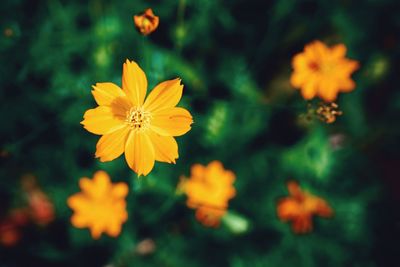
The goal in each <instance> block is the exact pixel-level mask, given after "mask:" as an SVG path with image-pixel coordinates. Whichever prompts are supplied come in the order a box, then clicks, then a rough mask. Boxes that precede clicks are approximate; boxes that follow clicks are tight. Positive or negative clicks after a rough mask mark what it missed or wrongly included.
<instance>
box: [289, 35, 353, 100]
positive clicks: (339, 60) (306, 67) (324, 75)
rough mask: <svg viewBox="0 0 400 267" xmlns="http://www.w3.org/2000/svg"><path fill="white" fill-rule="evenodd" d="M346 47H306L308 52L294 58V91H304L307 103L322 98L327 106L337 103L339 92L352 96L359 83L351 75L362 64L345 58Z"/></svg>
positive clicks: (318, 45) (317, 43) (322, 45)
mask: <svg viewBox="0 0 400 267" xmlns="http://www.w3.org/2000/svg"><path fill="white" fill-rule="evenodd" d="M345 54H346V46H345V45H343V44H339V45H335V46H333V47H331V48H330V47H327V46H326V45H325V44H324V43H322V42H320V41H314V42H312V43H310V44H308V45H306V46H305V48H304V52H302V53H299V54H297V55H295V56H294V57H293V61H292V66H293V68H294V72H293V74H292V76H291V78H290V82H291V84H292V86H293V87H295V88H300V90H301V94H302V95H303V97H304V99H307V100H308V99H312V98H314V97H315V96H319V97H320V98H322V99H323V100H325V101H327V102H332V101H334V100H335V99H336V97H337V94H338V93H339V92H350V91H352V90H353V89H354V87H355V83H354V81H353V80H352V79H351V74H352V73H353V72H354V71H355V70H356V69H358V66H359V64H358V62H357V61H355V60H350V59H347V58H345Z"/></svg>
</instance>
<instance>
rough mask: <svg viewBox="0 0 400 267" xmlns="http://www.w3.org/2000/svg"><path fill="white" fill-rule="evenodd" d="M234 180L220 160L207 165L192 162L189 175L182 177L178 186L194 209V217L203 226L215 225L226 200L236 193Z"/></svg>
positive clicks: (223, 209)
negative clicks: (188, 176)
mask: <svg viewBox="0 0 400 267" xmlns="http://www.w3.org/2000/svg"><path fill="white" fill-rule="evenodd" d="M234 181H235V174H234V173H233V172H232V171H229V170H225V169H224V167H223V166H222V163H221V162H220V161H212V162H210V163H209V164H208V165H207V166H203V165H200V164H194V165H193V166H192V168H191V177H190V178H189V179H186V178H183V177H182V178H181V182H180V184H179V185H178V188H179V189H180V190H182V191H183V192H184V193H185V194H186V195H187V197H188V199H187V201H186V204H187V206H188V207H189V208H192V209H196V219H197V220H198V221H200V222H201V223H203V224H204V225H205V226H210V227H217V226H218V225H219V222H220V219H221V218H222V216H224V214H225V213H226V210H227V208H228V201H229V200H230V199H232V198H233V197H234V196H235V194H236V190H235V188H234V187H233V185H232V184H233V182H234Z"/></svg>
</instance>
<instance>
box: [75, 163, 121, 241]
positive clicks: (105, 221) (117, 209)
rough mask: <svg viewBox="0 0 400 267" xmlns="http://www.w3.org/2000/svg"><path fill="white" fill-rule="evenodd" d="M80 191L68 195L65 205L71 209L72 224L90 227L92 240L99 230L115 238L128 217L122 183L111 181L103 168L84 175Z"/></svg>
mask: <svg viewBox="0 0 400 267" xmlns="http://www.w3.org/2000/svg"><path fill="white" fill-rule="evenodd" d="M79 186H80V188H81V189H82V192H80V193H76V194H74V195H72V196H70V197H69V198H68V201H67V203H68V206H69V207H70V208H71V209H73V211H74V214H73V215H72V217H71V223H72V225H73V226H75V227H76V228H89V229H90V232H91V234H92V237H93V238H94V239H98V238H100V236H101V234H102V233H106V234H108V235H109V236H112V237H117V236H118V235H119V234H120V232H121V227H122V224H123V223H124V222H126V220H127V219H128V213H127V211H126V201H125V198H126V195H127V194H128V186H127V185H126V184H125V183H116V184H113V183H111V181H110V177H109V176H108V174H107V173H106V172H104V171H98V172H96V173H95V174H94V177H93V179H92V180H91V179H89V178H86V177H83V178H81V179H80V181H79Z"/></svg>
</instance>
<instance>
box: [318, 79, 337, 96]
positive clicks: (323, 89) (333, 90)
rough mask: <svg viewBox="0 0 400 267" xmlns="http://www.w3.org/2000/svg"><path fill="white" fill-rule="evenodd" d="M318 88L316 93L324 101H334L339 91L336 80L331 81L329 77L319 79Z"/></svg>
mask: <svg viewBox="0 0 400 267" xmlns="http://www.w3.org/2000/svg"><path fill="white" fill-rule="evenodd" d="M318 89H319V90H318V95H319V96H320V97H321V98H322V99H323V100H325V101H326V102H332V101H334V100H335V99H336V97H337V94H338V92H339V89H338V86H337V84H336V81H332V80H331V79H327V78H324V79H322V80H321V82H320V86H319V88H318Z"/></svg>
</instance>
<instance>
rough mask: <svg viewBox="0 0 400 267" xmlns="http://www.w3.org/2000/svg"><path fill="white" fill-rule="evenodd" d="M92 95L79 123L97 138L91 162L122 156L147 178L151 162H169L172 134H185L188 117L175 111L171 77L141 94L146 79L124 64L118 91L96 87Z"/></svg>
mask: <svg viewBox="0 0 400 267" xmlns="http://www.w3.org/2000/svg"><path fill="white" fill-rule="evenodd" d="M93 89H94V90H93V91H92V94H93V96H94V99H95V100H96V102H97V104H98V105H99V106H98V107H97V108H95V109H89V110H88V111H86V112H85V115H84V116H83V118H84V120H83V121H82V122H81V124H83V126H84V127H85V129H86V130H88V131H89V132H91V133H94V134H98V135H102V137H101V138H100V140H99V141H98V142H97V145H96V158H100V161H103V162H104V161H111V160H114V159H116V158H118V157H119V156H120V155H121V154H122V153H124V152H125V159H126V162H127V163H128V165H129V167H130V168H131V169H132V170H133V171H135V172H136V173H137V174H138V175H147V174H148V173H149V172H150V171H151V170H152V169H153V167H154V161H155V160H157V161H161V162H167V163H175V160H176V159H177V158H178V157H179V155H178V144H177V143H176V141H175V138H174V136H180V135H183V134H185V133H186V132H188V131H189V130H190V128H191V127H190V125H191V124H192V122H193V119H192V116H191V115H190V113H189V112H188V111H187V110H186V109H184V108H180V107H176V105H177V104H178V102H179V100H180V99H181V97H182V91H183V85H181V79H179V78H177V79H174V80H169V81H165V82H162V83H160V84H158V85H157V86H156V87H155V88H154V89H153V90H152V91H151V92H150V94H149V95H148V96H147V98H146V100H145V96H146V91H147V78H146V75H145V74H144V72H143V70H142V69H141V68H140V67H139V66H138V65H137V64H136V63H135V62H133V61H129V60H126V63H124V67H123V74H122V90H121V88H119V87H118V86H117V85H115V84H113V83H97V84H96V86H93Z"/></svg>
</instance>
